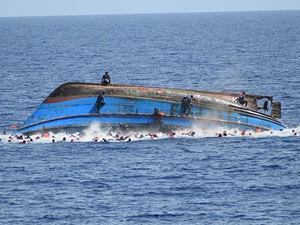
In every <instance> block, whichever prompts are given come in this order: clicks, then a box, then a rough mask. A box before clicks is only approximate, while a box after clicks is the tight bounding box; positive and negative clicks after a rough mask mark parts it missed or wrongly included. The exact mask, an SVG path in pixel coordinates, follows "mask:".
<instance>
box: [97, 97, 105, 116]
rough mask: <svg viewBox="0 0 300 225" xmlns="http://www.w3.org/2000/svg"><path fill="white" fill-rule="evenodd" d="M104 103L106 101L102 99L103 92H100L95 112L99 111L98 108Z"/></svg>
mask: <svg viewBox="0 0 300 225" xmlns="http://www.w3.org/2000/svg"><path fill="white" fill-rule="evenodd" d="M104 105H106V102H105V100H104V92H102V93H100V94H99V96H98V98H97V113H100V109H101V108H102V107H103V106H104Z"/></svg>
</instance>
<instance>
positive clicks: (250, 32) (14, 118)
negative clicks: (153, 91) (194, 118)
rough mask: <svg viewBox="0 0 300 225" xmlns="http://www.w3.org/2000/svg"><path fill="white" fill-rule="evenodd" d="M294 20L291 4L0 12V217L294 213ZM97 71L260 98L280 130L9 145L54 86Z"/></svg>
mask: <svg viewBox="0 0 300 225" xmlns="http://www.w3.org/2000/svg"><path fill="white" fill-rule="evenodd" d="M299 21H300V11H268V12H263V11H261V12H228V13H189V14H146V15H105V16H65V17H63V16H62V17H19V18H0V76H1V82H0V87H1V89H0V90H1V92H0V132H1V134H0V139H1V141H0V154H1V158H0V224H14V225H17V224H22V225H23V224H181V225H187V224H268V225H269V224H276V225H278V224H295V225H296V224H300V147H299V144H300V138H299V137H300V117H299V114H300V108H299V106H300V100H299V99H300V22H299ZM105 71H109V72H110V75H111V80H112V82H113V83H120V84H133V85H145V86H157V87H176V88H189V89H197V90H207V91H224V92H236V93H240V92H242V91H245V92H246V93H249V94H261V95H271V96H274V100H275V101H281V103H282V118H281V121H282V122H283V123H284V124H286V125H287V127H288V129H285V130H283V131H279V132H274V133H271V132H263V133H262V134H255V135H254V136H253V135H246V136H240V135H237V136H230V137H222V138H216V137H214V136H207V135H203V134H202V133H201V128H198V129H197V130H195V132H196V135H195V136H194V137H190V136H182V135H176V136H175V137H174V138H169V137H167V136H161V135H159V137H158V138H155V139H151V138H144V139H142V140H139V139H136V140H134V139H133V140H132V141H131V142H119V141H112V142H107V143H104V142H95V141H93V140H92V137H90V139H89V137H87V139H85V141H79V142H70V141H69V139H68V141H66V142H55V143H51V138H49V139H47V138H43V139H41V140H40V141H35V142H34V143H30V144H18V143H17V141H15V142H13V143H8V138H9V136H10V134H11V133H12V132H13V131H12V129H11V125H12V124H15V125H20V124H22V122H24V121H25V120H26V119H27V118H28V117H29V116H30V115H31V114H32V113H33V112H34V110H35V109H36V108H37V107H38V106H39V104H40V103H41V102H42V101H43V100H44V99H45V98H46V97H47V96H48V95H49V94H50V93H51V92H52V91H53V90H54V89H55V88H56V87H58V86H59V85H60V84H63V83H65V82H70V81H80V82H100V80H101V78H102V75H103V74H104V72H105ZM91 129H93V128H91ZM222 131H223V128H216V130H215V131H213V132H217V133H218V132H222ZM228 132H231V131H228ZM293 133H297V135H296V136H293V135H292V134H293ZM61 135H63V136H64V135H67V134H61ZM100 135H101V134H100ZM103 135H104V134H103ZM68 138H69V137H68Z"/></svg>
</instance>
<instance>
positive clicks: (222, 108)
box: [18, 82, 285, 133]
mask: <svg viewBox="0 0 300 225" xmlns="http://www.w3.org/2000/svg"><path fill="white" fill-rule="evenodd" d="M101 92H104V93H105V102H106V105H105V106H104V107H103V108H101V110H100V114H99V113H97V112H96V111H97V104H96V101H97V96H98V95H99V93H101ZM189 95H193V97H194V98H193V102H192V108H191V113H190V115H188V116H185V115H180V108H181V100H182V98H183V97H184V96H189ZM238 95H239V94H237V93H222V92H207V91H197V90H187V89H175V88H159V87H144V86H130V85H118V84H110V85H107V86H104V85H101V84H96V83H78V82H70V83H65V84H62V85H61V86H59V87H58V88H56V89H55V90H54V91H53V92H52V93H51V94H50V95H49V96H48V97H47V98H46V99H45V100H44V101H43V103H42V104H41V105H40V106H39V107H38V108H37V109H36V111H35V112H34V113H33V114H32V115H31V116H30V117H29V118H28V119H27V120H26V121H25V122H24V123H23V124H22V126H21V127H19V129H18V132H20V133H39V132H45V131H53V132H55V131H56V132H66V131H69V130H70V131H80V130H82V129H85V128H87V127H89V126H90V125H91V124H93V123H96V122H97V123H99V124H100V125H101V126H102V127H112V128H114V127H119V125H120V123H122V124H125V125H126V126H128V128H147V129H148V128H156V129H173V128H174V127H193V126H196V127H199V128H210V127H211V128H214V127H224V128H234V129H238V130H249V129H251V130H256V129H262V130H280V129H284V128H285V126H284V125H283V124H282V123H281V122H280V121H278V120H277V119H276V118H280V117H281V104H280V102H273V97H271V96H261V95H247V97H246V100H247V101H248V105H247V107H245V106H242V105H240V104H237V103H235V102H234V100H235V99H236V98H237V97H238ZM261 99H266V101H269V102H271V107H272V112H271V115H267V114H265V113H262V112H260V111H261V107H259V106H258V100H261ZM154 108H157V109H158V110H159V111H160V112H162V115H161V117H160V119H161V121H162V122H161V123H160V124H157V123H156V122H157V117H156V116H154V115H153V112H154Z"/></svg>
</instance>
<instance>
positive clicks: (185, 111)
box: [180, 95, 193, 116]
mask: <svg viewBox="0 0 300 225" xmlns="http://www.w3.org/2000/svg"><path fill="white" fill-rule="evenodd" d="M192 99H193V95H191V96H190V97H189V96H187V97H183V99H182V100H181V108H180V109H181V112H180V115H182V116H189V115H190V112H191V105H192Z"/></svg>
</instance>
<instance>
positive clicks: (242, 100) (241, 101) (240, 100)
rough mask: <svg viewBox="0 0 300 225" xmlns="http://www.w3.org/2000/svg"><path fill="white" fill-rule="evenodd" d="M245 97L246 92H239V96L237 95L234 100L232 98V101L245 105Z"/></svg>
mask: <svg viewBox="0 0 300 225" xmlns="http://www.w3.org/2000/svg"><path fill="white" fill-rule="evenodd" d="M245 97H246V93H245V92H243V93H241V94H240V96H239V97H238V98H237V99H236V100H234V101H235V102H237V103H239V104H241V105H243V106H247V105H248V101H246V100H245Z"/></svg>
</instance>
